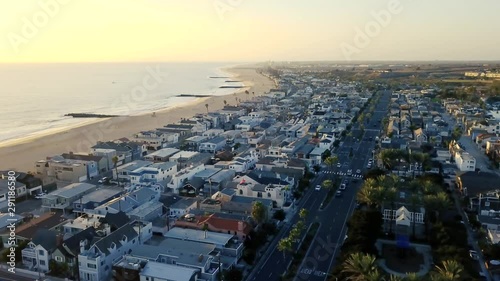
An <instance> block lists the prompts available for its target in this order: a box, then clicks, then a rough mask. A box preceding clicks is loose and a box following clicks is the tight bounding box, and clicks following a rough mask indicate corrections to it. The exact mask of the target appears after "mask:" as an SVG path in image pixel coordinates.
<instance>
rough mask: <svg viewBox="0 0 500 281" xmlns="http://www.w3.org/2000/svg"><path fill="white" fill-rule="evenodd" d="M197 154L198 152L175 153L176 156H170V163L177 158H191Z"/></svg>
mask: <svg viewBox="0 0 500 281" xmlns="http://www.w3.org/2000/svg"><path fill="white" fill-rule="evenodd" d="M197 154H199V152H196V151H184V150H182V151H179V152H177V153H176V154H174V155H172V156H170V161H172V159H179V158H188V159H189V158H192V157H194V156H196V155H197Z"/></svg>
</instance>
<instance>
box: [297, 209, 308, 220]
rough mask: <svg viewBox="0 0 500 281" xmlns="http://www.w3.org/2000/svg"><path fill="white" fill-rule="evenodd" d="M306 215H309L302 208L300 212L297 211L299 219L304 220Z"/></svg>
mask: <svg viewBox="0 0 500 281" xmlns="http://www.w3.org/2000/svg"><path fill="white" fill-rule="evenodd" d="M308 214H309V211H308V210H306V209H304V208H302V209H300V211H299V217H300V218H301V219H305V218H306V217H307V215H308Z"/></svg>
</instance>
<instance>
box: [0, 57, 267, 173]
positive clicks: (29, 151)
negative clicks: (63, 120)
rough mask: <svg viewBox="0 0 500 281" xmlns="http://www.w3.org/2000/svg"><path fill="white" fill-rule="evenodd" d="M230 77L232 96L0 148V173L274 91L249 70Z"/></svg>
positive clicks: (242, 69) (241, 69) (244, 68)
mask: <svg viewBox="0 0 500 281" xmlns="http://www.w3.org/2000/svg"><path fill="white" fill-rule="evenodd" d="M224 70H225V71H226V72H229V73H233V74H235V75H236V76H235V77H234V79H236V80H239V81H242V82H243V83H244V85H245V86H246V87H245V88H241V89H237V90H235V94H231V95H226V96H216V97H210V98H200V99H198V100H196V102H193V103H191V104H189V105H186V106H180V107H175V108H170V109H166V110H162V111H156V112H155V115H156V117H152V114H145V115H141V116H128V117H117V118H109V119H104V120H101V121H99V122H95V123H92V124H86V125H83V126H80V127H76V128H71V129H66V130H61V131H59V132H53V133H52V134H49V135H44V136H38V137H33V138H27V139H22V140H19V141H16V142H11V143H4V144H2V145H1V146H0V159H2V161H1V162H0V169H1V170H10V169H12V170H16V171H22V172H27V171H32V170H33V166H34V163H35V161H37V160H41V159H45V158H46V157H47V156H54V155H58V154H62V153H67V152H70V151H71V152H74V153H87V154H88V153H89V151H90V147H91V146H93V145H94V144H95V143H97V141H109V140H116V139H119V138H122V137H127V138H128V137H131V136H132V135H133V134H135V133H138V132H139V131H144V130H152V129H156V128H160V127H163V126H164V125H166V124H169V123H175V122H178V121H179V120H180V119H181V118H190V117H192V116H194V115H195V114H197V113H204V112H206V111H207V108H206V107H205V104H208V110H209V111H214V110H217V109H221V108H223V107H224V100H226V101H227V103H228V104H229V105H234V104H235V103H236V101H235V97H234V95H235V96H236V97H237V98H239V99H241V100H242V101H244V100H247V99H251V98H252V97H253V95H246V94H245V90H248V91H249V92H250V93H251V92H255V96H258V95H262V94H264V93H267V92H269V90H270V89H272V88H274V87H275V84H274V81H272V80H271V79H269V78H267V77H265V76H263V75H260V74H258V73H257V72H256V69H255V68H254V67H252V66H236V67H232V68H228V69H224Z"/></svg>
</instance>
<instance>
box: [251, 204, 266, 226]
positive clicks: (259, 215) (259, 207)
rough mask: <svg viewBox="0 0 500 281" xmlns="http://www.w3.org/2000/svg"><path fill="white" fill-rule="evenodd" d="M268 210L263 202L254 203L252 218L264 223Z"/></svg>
mask: <svg viewBox="0 0 500 281" xmlns="http://www.w3.org/2000/svg"><path fill="white" fill-rule="evenodd" d="M266 213H267V212H266V208H265V207H264V205H263V204H262V203H261V202H254V203H253V206H252V218H253V219H254V220H255V221H256V222H257V223H258V224H260V223H262V222H264V220H265V219H266V215H267V214H266Z"/></svg>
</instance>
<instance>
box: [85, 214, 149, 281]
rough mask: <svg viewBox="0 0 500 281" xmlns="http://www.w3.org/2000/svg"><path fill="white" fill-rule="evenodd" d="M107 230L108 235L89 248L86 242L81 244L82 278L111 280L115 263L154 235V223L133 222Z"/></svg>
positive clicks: (90, 280)
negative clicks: (113, 229) (111, 230)
mask: <svg viewBox="0 0 500 281" xmlns="http://www.w3.org/2000/svg"><path fill="white" fill-rule="evenodd" d="M106 231H107V233H106V236H104V237H102V238H101V239H99V240H98V241H97V242H95V243H94V245H91V246H90V247H89V248H87V246H86V245H85V244H84V243H81V244H80V254H79V255H78V268H79V275H80V280H82V281H108V280H111V276H112V266H113V264H114V263H115V262H117V261H118V260H120V259H121V257H122V256H123V255H124V254H127V253H129V251H130V250H131V249H132V248H134V247H139V245H140V244H142V243H144V242H145V241H147V240H149V239H150V238H151V237H152V224H151V223H148V224H144V223H142V222H132V223H129V224H125V225H123V226H122V227H120V228H118V229H117V230H115V231H113V232H110V229H109V228H107V229H106ZM139 234H140V235H139Z"/></svg>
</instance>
